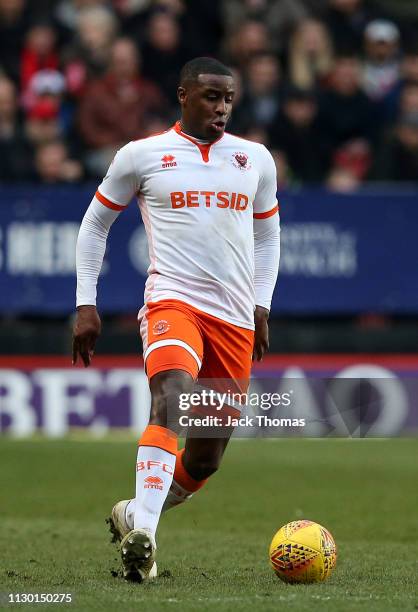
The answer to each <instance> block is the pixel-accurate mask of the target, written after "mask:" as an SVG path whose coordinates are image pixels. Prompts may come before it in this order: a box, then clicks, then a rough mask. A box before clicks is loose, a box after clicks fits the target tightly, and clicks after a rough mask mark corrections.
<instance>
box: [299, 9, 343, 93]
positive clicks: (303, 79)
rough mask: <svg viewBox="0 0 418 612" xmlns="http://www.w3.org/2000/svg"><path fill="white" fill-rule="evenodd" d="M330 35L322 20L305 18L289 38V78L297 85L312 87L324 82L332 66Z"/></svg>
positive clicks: (306, 87) (305, 87)
mask: <svg viewBox="0 0 418 612" xmlns="http://www.w3.org/2000/svg"><path fill="white" fill-rule="evenodd" d="M332 60H333V52H332V43H331V38H330V36H329V34H328V31H327V29H326V27H325V26H324V24H323V23H321V22H320V21H317V20H315V19H307V20H305V21H302V22H301V23H300V24H299V26H298V27H297V28H296V30H295V31H294V32H293V34H292V36H291V38H290V41H289V57H288V64H289V77H290V80H291V82H292V83H293V84H294V85H296V86H297V87H301V88H303V89H311V88H312V87H315V86H317V85H318V84H325V83H326V82H327V79H328V77H329V74H330V72H331V68H332Z"/></svg>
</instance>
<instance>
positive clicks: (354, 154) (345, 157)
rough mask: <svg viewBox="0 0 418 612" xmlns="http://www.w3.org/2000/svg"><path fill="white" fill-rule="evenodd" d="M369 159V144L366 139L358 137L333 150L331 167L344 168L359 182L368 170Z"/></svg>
mask: <svg viewBox="0 0 418 612" xmlns="http://www.w3.org/2000/svg"><path fill="white" fill-rule="evenodd" d="M371 161H372V156H371V149H370V145H369V144H368V142H367V141H366V140H362V139H361V138H358V139H354V140H350V141H348V142H346V143H344V144H343V145H342V146H341V147H340V148H339V149H337V151H335V153H334V157H333V169H334V170H345V171H346V172H347V173H350V174H351V175H352V176H353V177H354V178H356V179H357V181H358V183H359V184H360V183H361V182H363V181H364V179H365V178H366V175H367V174H368V172H369V170H370V165H371Z"/></svg>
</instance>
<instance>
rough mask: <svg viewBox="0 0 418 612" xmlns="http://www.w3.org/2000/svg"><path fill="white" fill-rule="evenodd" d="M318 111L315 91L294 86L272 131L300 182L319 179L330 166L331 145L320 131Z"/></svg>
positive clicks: (273, 141) (273, 139)
mask: <svg viewBox="0 0 418 612" xmlns="http://www.w3.org/2000/svg"><path fill="white" fill-rule="evenodd" d="M317 113H318V108H317V103H316V99H315V96H314V94H313V92H312V91H309V90H302V89H299V88H296V87H291V88H289V89H288V90H287V92H286V93H285V97H284V101H283V108H282V112H281V113H280V114H279V115H278V117H277V120H276V121H275V123H274V125H273V127H272V130H271V139H270V144H271V146H272V147H273V149H278V150H280V151H282V152H283V153H284V154H285V156H286V160H287V165H288V166H289V168H290V173H291V174H292V175H293V177H294V179H295V180H297V181H302V182H310V183H316V182H319V181H320V180H321V179H323V177H324V175H325V172H326V169H327V165H328V160H329V145H327V143H326V139H325V137H324V134H321V132H320V130H319V123H318V120H317Z"/></svg>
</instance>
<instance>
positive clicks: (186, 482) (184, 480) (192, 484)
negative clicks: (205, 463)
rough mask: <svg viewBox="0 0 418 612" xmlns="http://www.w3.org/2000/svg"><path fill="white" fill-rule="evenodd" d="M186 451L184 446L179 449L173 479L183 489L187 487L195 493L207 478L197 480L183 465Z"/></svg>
mask: <svg viewBox="0 0 418 612" xmlns="http://www.w3.org/2000/svg"><path fill="white" fill-rule="evenodd" d="M184 451H185V449H184V448H182V449H181V450H179V451H177V458H176V467H175V468H174V476H173V479H174V480H175V481H176V482H177V484H179V485H180V486H181V487H183V489H186V491H189V492H190V493H194V492H195V491H198V490H199V489H200V488H201V487H203V485H204V484H205V482H206V481H207V478H206V479H205V480H195V479H194V478H192V477H191V476H190V474H189V473H188V472H186V469H185V467H184V465H183V455H184Z"/></svg>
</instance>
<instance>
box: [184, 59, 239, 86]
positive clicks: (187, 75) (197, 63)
mask: <svg viewBox="0 0 418 612" xmlns="http://www.w3.org/2000/svg"><path fill="white" fill-rule="evenodd" d="M199 74H221V75H224V76H230V77H232V76H233V74H232V72H231V71H230V69H229V68H228V67H227V66H225V64H222V62H220V61H219V60H217V59H215V58H214V57H195V58H194V59H192V60H190V61H189V62H187V63H186V64H184V66H183V68H182V69H181V72H180V85H183V84H184V83H186V82H187V81H189V82H190V81H191V82H193V81H197V79H198V77H199Z"/></svg>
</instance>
